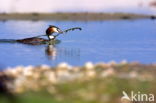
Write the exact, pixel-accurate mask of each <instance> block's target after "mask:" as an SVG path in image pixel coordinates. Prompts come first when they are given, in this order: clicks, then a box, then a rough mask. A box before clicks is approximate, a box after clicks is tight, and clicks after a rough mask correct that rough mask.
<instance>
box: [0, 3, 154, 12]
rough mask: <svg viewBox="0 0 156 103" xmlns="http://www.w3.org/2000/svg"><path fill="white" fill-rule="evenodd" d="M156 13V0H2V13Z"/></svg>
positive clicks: (0, 5) (0, 7) (0, 4)
mask: <svg viewBox="0 0 156 103" xmlns="http://www.w3.org/2000/svg"><path fill="white" fill-rule="evenodd" d="M30 12H37V13H51V12H130V13H145V14H155V13H156V0H66V1H64V0H0V13H30Z"/></svg>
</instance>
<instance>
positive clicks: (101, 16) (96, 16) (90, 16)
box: [0, 13, 156, 21]
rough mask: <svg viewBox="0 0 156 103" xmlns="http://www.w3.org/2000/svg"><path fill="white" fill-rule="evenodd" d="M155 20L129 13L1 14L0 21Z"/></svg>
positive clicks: (151, 16) (155, 17)
mask: <svg viewBox="0 0 156 103" xmlns="http://www.w3.org/2000/svg"><path fill="white" fill-rule="evenodd" d="M144 18H148V19H156V16H155V15H143V14H130V13H23V14H22V13H11V14H6V13H1V14H0V20H74V21H97V20H120V19H144Z"/></svg>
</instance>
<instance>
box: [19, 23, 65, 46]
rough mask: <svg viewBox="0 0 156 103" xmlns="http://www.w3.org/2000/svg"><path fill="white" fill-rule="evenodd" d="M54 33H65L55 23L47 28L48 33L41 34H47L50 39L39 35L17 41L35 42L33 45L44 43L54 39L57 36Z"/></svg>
mask: <svg viewBox="0 0 156 103" xmlns="http://www.w3.org/2000/svg"><path fill="white" fill-rule="evenodd" d="M53 33H60V34H61V33H63V31H62V30H61V29H60V28H58V27H56V26H54V25H49V27H48V28H47V30H46V35H41V36H47V37H48V39H49V40H47V39H44V38H39V37H40V36H37V37H31V38H25V39H19V40H16V41H17V42H19V43H24V44H33V45H37V44H43V43H46V42H48V41H50V40H54V39H55V38H56V36H54V35H53Z"/></svg>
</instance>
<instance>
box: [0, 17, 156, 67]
mask: <svg viewBox="0 0 156 103" xmlns="http://www.w3.org/2000/svg"><path fill="white" fill-rule="evenodd" d="M50 24H53V25H56V26H58V27H60V28H62V29H63V30H64V29H67V28H70V27H77V26H78V27H82V29H83V30H82V31H78V30H77V31H73V32H69V33H68V34H65V35H61V36H60V37H59V38H58V39H59V40H61V43H59V44H57V45H54V46H52V45H51V46H48V45H26V44H20V43H0V64H1V67H10V66H11V67H12V66H17V65H24V66H27V65H41V64H48V65H52V66H55V65H57V64H59V63H60V62H67V63H69V64H71V65H83V64H85V63H86V62H88V61H91V62H93V63H97V62H109V61H111V60H114V61H117V62H119V61H122V60H127V61H129V62H131V61H138V62H141V63H155V62H156V55H155V54H156V21H154V20H148V19H142V20H116V21H115V20H114V21H92V22H81V21H5V22H2V21H1V22H0V28H1V29H0V39H20V38H26V37H32V36H37V35H41V34H44V32H45V29H46V28H47V27H48V25H50Z"/></svg>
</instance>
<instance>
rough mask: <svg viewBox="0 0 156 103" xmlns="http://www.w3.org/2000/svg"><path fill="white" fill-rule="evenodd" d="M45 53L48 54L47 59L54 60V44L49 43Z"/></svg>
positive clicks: (55, 54)
mask: <svg viewBox="0 0 156 103" xmlns="http://www.w3.org/2000/svg"><path fill="white" fill-rule="evenodd" d="M45 53H46V55H47V56H48V59H51V60H55V59H56V56H57V49H56V48H55V45H52V44H49V45H48V46H47V48H46V50H45Z"/></svg>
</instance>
